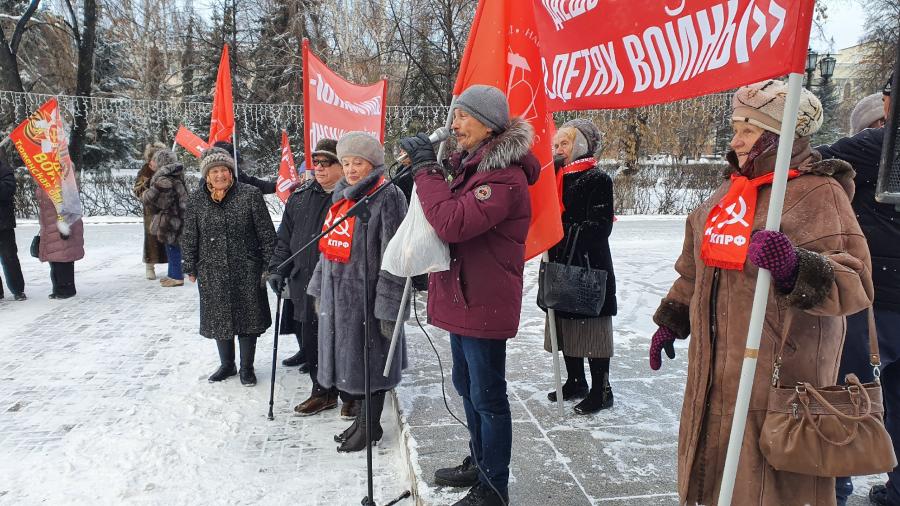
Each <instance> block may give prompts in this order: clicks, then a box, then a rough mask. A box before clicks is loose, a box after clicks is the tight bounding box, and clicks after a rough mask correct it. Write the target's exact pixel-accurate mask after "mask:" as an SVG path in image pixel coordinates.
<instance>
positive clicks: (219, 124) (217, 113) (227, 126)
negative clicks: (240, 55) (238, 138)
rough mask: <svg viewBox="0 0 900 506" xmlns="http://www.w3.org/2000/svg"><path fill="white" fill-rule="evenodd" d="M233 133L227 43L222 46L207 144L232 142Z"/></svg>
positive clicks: (232, 109) (232, 108)
mask: <svg viewBox="0 0 900 506" xmlns="http://www.w3.org/2000/svg"><path fill="white" fill-rule="evenodd" d="M233 135H234V100H233V99H232V97H231V65H230V64H229V61H228V44H225V47H224V48H222V58H221V59H220V60H219V74H218V76H217V77H216V91H215V95H213V107H212V117H211V118H210V121H209V144H210V145H212V144H214V143H216V142H218V141H226V142H232V136H233Z"/></svg>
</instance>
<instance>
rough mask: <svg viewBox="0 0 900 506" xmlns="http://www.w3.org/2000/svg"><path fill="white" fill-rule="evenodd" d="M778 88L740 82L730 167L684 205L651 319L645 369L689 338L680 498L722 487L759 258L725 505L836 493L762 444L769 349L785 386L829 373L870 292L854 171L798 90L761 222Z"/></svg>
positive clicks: (820, 501)
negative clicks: (775, 214) (827, 147)
mask: <svg viewBox="0 0 900 506" xmlns="http://www.w3.org/2000/svg"><path fill="white" fill-rule="evenodd" d="M786 96H787V86H786V85H785V84H784V83H783V82H781V81H773V80H770V81H764V82H761V83H757V84H753V85H750V86H744V87H742V88H740V89H739V90H738V91H737V93H735V95H734V100H733V106H734V107H733V112H732V122H733V126H734V138H733V139H732V141H731V148H732V150H731V151H730V152H729V153H728V156H727V158H728V162H729V164H730V166H731V169H732V173H731V175H730V177H729V179H728V180H726V181H725V182H723V184H722V186H721V187H720V188H719V189H718V190H717V191H716V192H715V193H714V194H713V195H712V197H710V198H709V199H708V200H707V201H706V202H704V203H703V204H701V205H700V207H699V208H698V209H696V210H695V211H694V212H692V213H691V214H690V216H688V219H687V229H686V232H685V240H684V250H683V251H682V253H681V256H680V257H679V258H678V260H677V262H676V263H675V270H676V271H677V272H678V275H679V277H678V278H677V279H676V281H675V283H674V284H673V285H672V288H671V289H670V290H669V293H668V294H667V295H666V297H665V298H664V299H663V301H662V303H661V304H660V306H659V309H658V310H657V311H656V314H655V315H654V317H653V320H654V322H655V323H656V324H657V325H659V329H658V330H657V331H656V333H655V334H654V335H653V339H652V342H651V347H650V366H651V368H652V369H654V370H655V369H659V367H660V365H661V362H660V352H661V351H662V350H666V353H667V354H668V356H669V357H670V358H674V356H675V351H674V347H673V343H674V341H675V340H676V339H686V338H687V337H688V336H689V335H690V337H691V339H690V342H689V344H688V350H687V354H688V371H687V381H686V386H685V393H684V404H683V406H682V411H681V430H680V431H679V438H678V493H679V496H680V499H681V503H682V504H691V505H694V504H715V503H716V500H717V497H718V493H719V487H720V484H721V480H722V470H723V467H724V465H725V455H726V451H727V447H728V435H729V433H730V431H731V422H732V415H733V412H734V405H735V399H736V397H737V389H738V383H739V381H740V376H741V367H742V363H743V359H744V352H745V350H744V347H745V343H746V337H747V329H748V327H749V320H750V310H749V308H750V307H751V306H752V300H753V294H754V287H755V286H756V276H757V271H758V269H759V268H765V269H768V270H769V271H770V272H771V273H772V281H773V286H772V291H771V292H770V294H769V301H768V306H767V308H768V309H767V313H766V320H765V325H764V327H763V335H762V340H761V343H760V349H759V357H758V360H759V361H758V365H757V373H756V376H755V380H754V383H753V387H752V394H751V398H750V411H749V414H748V417H747V426H746V430H745V432H744V439H743V445H742V448H741V461H740V464H739V466H738V470H737V479H736V481H735V489H734V500H733V502H732V504H733V505H738V504H740V505H750V504H753V505H759V504H767V505H768V504H785V505H787V504H798V505H800V504H806V505H817V506H824V505H828V506H831V505H834V504H835V494H834V478H820V477H815V476H805V475H799V474H793V473H788V472H782V471H778V470H776V469H774V468H773V467H772V466H770V465H769V464H768V462H767V461H766V459H765V457H764V456H763V454H762V452H761V450H760V431H761V427H762V423H763V420H764V418H765V414H766V407H767V402H768V393H769V388H770V386H771V383H772V378H773V372H774V371H775V370H776V363H775V362H776V357H779V359H780V360H781V363H780V367H779V368H778V370H779V371H780V381H781V384H783V385H795V384H796V383H797V382H809V383H811V384H813V385H814V386H817V387H822V386H827V385H833V384H834V383H835V380H836V379H837V373H838V360H839V358H840V351H841V344H842V342H843V339H844V329H845V318H844V316H845V315H848V314H853V313H855V312H858V311H860V310H862V309H865V308H866V307H868V306H869V305H871V303H872V298H873V291H872V272H871V262H870V259H869V250H868V247H867V245H866V240H865V237H863V235H862V233H861V231H860V228H859V224H858V223H857V222H856V217H855V215H854V213H853V209H852V208H851V206H850V196H852V195H853V188H854V186H853V171H852V169H851V168H850V166H849V165H848V164H847V163H845V162H842V161H839V160H827V161H820V157H819V156H818V154H816V153H815V152H813V151H812V150H811V149H810V145H809V141H810V136H811V135H812V134H813V133H814V132H815V131H816V130H817V129H818V128H819V127H820V126H821V124H822V107H821V104H820V103H819V101H818V99H816V97H815V96H814V95H813V94H812V93H809V92H808V91H806V90H803V92H802V96H801V100H800V114H799V117H798V120H797V129H796V138H795V139H794V147H793V151H792V153H791V160H790V166H789V167H790V169H791V171H790V173H789V181H788V184H787V191H786V193H785V198H784V211H783V216H782V225H781V232H772V231H767V230H763V229H764V228H765V220H766V214H767V211H768V203H769V196H770V194H771V189H770V185H771V182H772V177H773V170H774V166H775V158H776V151H777V147H778V141H779V136H780V133H781V118H782V114H783V112H784V106H785V97H786ZM757 230H759V232H756V233H754V231H757Z"/></svg>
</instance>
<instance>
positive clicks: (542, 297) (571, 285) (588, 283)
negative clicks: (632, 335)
mask: <svg viewBox="0 0 900 506" xmlns="http://www.w3.org/2000/svg"><path fill="white" fill-rule="evenodd" d="M569 232H570V234H569V239H567V240H566V245H565V247H564V248H563V255H562V256H563V257H564V258H566V263H564V264H563V263H558V262H541V269H540V272H539V274H538V296H537V304H538V306H539V307H540V308H541V309H543V310H545V311H546V310H548V309H553V310H555V311H562V312H565V313H571V314H575V315H579V316H584V317H585V318H596V317H598V316H600V311H601V310H602V309H603V303H604V302H605V300H606V276H607V272H606V271H604V270H602V269H592V268H591V263H590V258H589V257H588V255H587V253H585V255H584V267H581V266H578V265H572V260H573V258H574V256H575V246H576V245H577V244H578V236H579V234H580V233H581V225H573V226H572V227H571V228H570V229H569Z"/></svg>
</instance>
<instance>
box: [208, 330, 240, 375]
mask: <svg viewBox="0 0 900 506" xmlns="http://www.w3.org/2000/svg"><path fill="white" fill-rule="evenodd" d="M216 348H218V349H219V362H220V363H221V364H222V365H220V366H219V368H218V369H216V372H214V373H212V376H210V377H209V382H210V383H215V382H216V381H222V380H225V379H228V378H230V377H232V376H234V375H235V374H237V368H236V367H235V366H234V339H216Z"/></svg>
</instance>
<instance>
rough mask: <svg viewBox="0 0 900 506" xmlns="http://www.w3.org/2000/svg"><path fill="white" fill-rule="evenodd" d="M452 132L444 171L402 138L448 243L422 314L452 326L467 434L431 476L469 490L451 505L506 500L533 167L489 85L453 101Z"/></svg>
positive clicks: (424, 146) (421, 143) (517, 122)
mask: <svg viewBox="0 0 900 506" xmlns="http://www.w3.org/2000/svg"><path fill="white" fill-rule="evenodd" d="M452 129H453V133H454V135H455V137H456V142H457V146H458V151H457V152H456V153H454V154H453V155H451V157H450V160H449V170H448V173H446V174H445V173H444V171H443V170H442V169H441V166H440V165H439V164H438V162H437V160H436V156H435V153H434V148H433V147H432V145H431V141H429V140H428V137H427V136H425V135H424V134H419V135H418V136H416V137H408V138H406V139H403V140H402V141H401V142H400V146H401V148H402V149H403V150H404V151H406V152H407V154H408V155H409V159H410V160H411V164H412V170H413V174H414V176H415V181H416V187H417V192H418V196H419V200H420V201H421V203H422V209H423V210H424V211H425V216H426V218H427V219H428V222H429V223H431V225H432V226H433V227H434V229H435V231H436V232H437V234H438V236H439V237H440V238H441V239H443V240H444V241H446V242H447V243H448V244H449V245H450V258H451V261H450V270H449V271H445V272H438V273H434V274H431V275H430V276H429V282H428V320H429V322H430V323H431V324H432V325H434V326H436V327H439V328H442V329H444V330H447V331H449V332H450V346H451V350H452V352H453V385H454V386H455V387H456V390H457V392H459V395H460V396H462V398H463V405H464V406H465V411H466V423H467V424H468V426H469V435H470V438H471V442H470V456H469V457H466V459H465V460H464V461H463V463H462V464H461V465H459V466H456V467H453V468H446V469H439V470H438V471H437V472H436V473H435V482H436V483H437V484H439V485H448V486H471V487H472V488H471V490H470V491H469V494H468V495H467V496H466V497H465V498H463V499H462V500H461V501H460V502H458V503H456V504H457V505H465V506H470V505H504V504H506V503H508V501H509V499H508V488H507V485H508V481H509V460H510V453H511V448H512V419H511V417H510V411H509V400H508V399H507V395H506V340H507V339H509V338H511V337H514V336H515V335H516V333H517V332H518V327H519V313H520V310H521V306H522V270H523V268H524V265H525V261H524V257H525V236H526V235H527V234H528V226H529V223H530V222H531V203H530V200H529V194H528V186H529V185H532V184H534V183H535V182H536V181H537V178H538V175H539V173H540V169H541V167H540V163H539V162H538V160H537V158H535V156H534V155H533V154H532V153H531V151H530V150H531V144H532V140H533V138H534V133H533V131H532V129H531V126H530V125H529V124H528V123H527V122H526V121H525V120H524V119H522V118H513V119H510V117H509V103H508V102H507V99H506V96H505V95H504V94H503V92H502V91H500V90H499V89H497V88H494V87H491V86H484V85H475V86H471V87H469V88H467V89H466V90H465V91H464V92H463V93H462V94H461V95H460V96H459V97H457V99H456V102H455V105H454V109H453V124H452Z"/></svg>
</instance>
